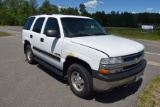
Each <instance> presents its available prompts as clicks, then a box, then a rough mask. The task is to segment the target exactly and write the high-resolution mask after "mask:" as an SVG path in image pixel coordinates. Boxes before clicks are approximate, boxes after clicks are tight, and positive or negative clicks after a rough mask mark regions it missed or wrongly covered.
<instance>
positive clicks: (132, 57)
mask: <svg viewBox="0 0 160 107" xmlns="http://www.w3.org/2000/svg"><path fill="white" fill-rule="evenodd" d="M143 56H144V51H141V52H139V53H136V54H132V55H127V56H124V57H123V62H130V61H133V62H135V63H134V64H132V65H128V66H124V67H123V71H126V70H130V69H134V68H136V67H138V66H139V65H140V64H141V62H142V61H141V60H139V59H140V58H141V57H143ZM137 60H139V61H138V62H137Z"/></svg>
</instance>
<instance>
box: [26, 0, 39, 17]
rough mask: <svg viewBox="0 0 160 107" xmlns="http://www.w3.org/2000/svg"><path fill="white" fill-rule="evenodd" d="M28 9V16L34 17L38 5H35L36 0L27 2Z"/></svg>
mask: <svg viewBox="0 0 160 107" xmlns="http://www.w3.org/2000/svg"><path fill="white" fill-rule="evenodd" d="M28 2H29V9H30V14H31V15H34V14H36V13H37V7H38V4H37V1H36V0H29V1H28Z"/></svg>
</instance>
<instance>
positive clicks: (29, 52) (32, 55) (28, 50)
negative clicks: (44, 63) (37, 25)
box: [25, 45, 35, 64]
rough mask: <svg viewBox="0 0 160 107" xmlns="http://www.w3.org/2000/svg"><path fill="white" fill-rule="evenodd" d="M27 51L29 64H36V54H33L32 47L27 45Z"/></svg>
mask: <svg viewBox="0 0 160 107" xmlns="http://www.w3.org/2000/svg"><path fill="white" fill-rule="evenodd" d="M25 51H26V60H27V62H28V63H30V64H34V63H35V61H34V60H33V57H34V54H33V52H32V49H31V46H30V45H27V46H26V48H25Z"/></svg>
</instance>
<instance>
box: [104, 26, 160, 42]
mask: <svg viewBox="0 0 160 107" xmlns="http://www.w3.org/2000/svg"><path fill="white" fill-rule="evenodd" d="M104 29H105V30H107V31H108V33H109V34H113V35H116V36H122V37H127V38H136V39H146V40H157V41H159V40H160V28H157V29H155V30H154V31H153V32H148V33H144V32H142V31H141V28H116V27H104Z"/></svg>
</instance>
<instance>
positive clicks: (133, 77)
mask: <svg viewBox="0 0 160 107" xmlns="http://www.w3.org/2000/svg"><path fill="white" fill-rule="evenodd" d="M146 64H147V61H146V60H145V59H144V60H143V61H142V63H141V64H140V65H139V66H138V67H136V68H134V69H132V70H128V71H125V72H122V73H117V74H110V75H104V74H100V73H99V72H98V71H94V70H93V71H92V74H93V86H94V90H96V91H107V90H112V89H113V88H115V87H119V86H123V85H129V84H132V83H134V82H136V81H137V79H140V77H141V75H142V74H143V72H144V69H145V67H146Z"/></svg>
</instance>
